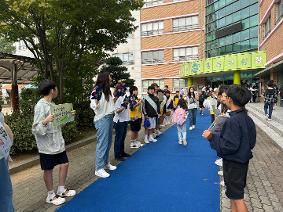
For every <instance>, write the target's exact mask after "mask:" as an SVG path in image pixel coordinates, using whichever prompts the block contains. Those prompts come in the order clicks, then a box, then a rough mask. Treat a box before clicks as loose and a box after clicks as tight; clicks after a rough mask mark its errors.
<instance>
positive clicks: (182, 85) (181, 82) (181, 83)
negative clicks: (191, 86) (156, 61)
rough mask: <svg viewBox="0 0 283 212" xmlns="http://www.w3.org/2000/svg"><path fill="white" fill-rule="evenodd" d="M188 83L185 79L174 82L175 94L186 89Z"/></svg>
mask: <svg viewBox="0 0 283 212" xmlns="http://www.w3.org/2000/svg"><path fill="white" fill-rule="evenodd" d="M186 87H187V86H186V81H185V80H184V79H174V80H173V92H175V91H180V90H181V89H182V88H186Z"/></svg>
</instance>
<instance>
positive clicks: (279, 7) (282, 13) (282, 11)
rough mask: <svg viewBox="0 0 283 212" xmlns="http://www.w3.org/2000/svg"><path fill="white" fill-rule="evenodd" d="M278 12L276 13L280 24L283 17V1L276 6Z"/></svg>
mask: <svg viewBox="0 0 283 212" xmlns="http://www.w3.org/2000/svg"><path fill="white" fill-rule="evenodd" d="M276 11H277V13H276V21H277V22H278V21H279V20H281V18H282V17H283V0H280V1H279V2H278V3H277V4H276Z"/></svg>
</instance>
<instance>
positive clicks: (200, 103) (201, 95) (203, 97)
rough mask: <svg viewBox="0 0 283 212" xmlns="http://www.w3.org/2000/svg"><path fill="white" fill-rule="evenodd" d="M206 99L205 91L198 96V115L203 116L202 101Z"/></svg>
mask: <svg viewBox="0 0 283 212" xmlns="http://www.w3.org/2000/svg"><path fill="white" fill-rule="evenodd" d="M205 98H206V95H205V91H202V92H201V94H200V95H199V100H198V101H199V113H200V115H202V116H203V111H204V105H203V103H204V100H205Z"/></svg>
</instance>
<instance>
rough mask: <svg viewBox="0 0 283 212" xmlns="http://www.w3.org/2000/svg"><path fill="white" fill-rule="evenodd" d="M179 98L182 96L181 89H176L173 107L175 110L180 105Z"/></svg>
mask: <svg viewBox="0 0 283 212" xmlns="http://www.w3.org/2000/svg"><path fill="white" fill-rule="evenodd" d="M179 98H180V93H179V91H176V94H175V96H174V97H173V109H174V110H175V109H176V108H177V106H178V102H179Z"/></svg>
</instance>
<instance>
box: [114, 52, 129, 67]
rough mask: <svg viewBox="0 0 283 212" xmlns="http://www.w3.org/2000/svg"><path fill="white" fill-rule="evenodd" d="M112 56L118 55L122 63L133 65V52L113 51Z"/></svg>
mask: <svg viewBox="0 0 283 212" xmlns="http://www.w3.org/2000/svg"><path fill="white" fill-rule="evenodd" d="M112 56H113V57H119V58H120V59H121V60H122V62H123V65H133V64H134V53H133V52H124V53H114V54H113V55H112Z"/></svg>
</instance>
